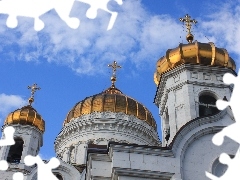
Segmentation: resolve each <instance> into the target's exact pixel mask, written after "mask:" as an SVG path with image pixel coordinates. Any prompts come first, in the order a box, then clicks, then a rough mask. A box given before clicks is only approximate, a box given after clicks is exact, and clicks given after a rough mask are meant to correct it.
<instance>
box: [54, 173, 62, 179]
mask: <svg viewBox="0 0 240 180" xmlns="http://www.w3.org/2000/svg"><path fill="white" fill-rule="evenodd" d="M55 176H56V177H57V178H58V179H59V180H63V177H62V176H61V174H55Z"/></svg>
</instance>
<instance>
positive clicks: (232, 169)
mask: <svg viewBox="0 0 240 180" xmlns="http://www.w3.org/2000/svg"><path fill="white" fill-rule="evenodd" d="M219 161H220V162H221V163H222V164H226V165H228V169H227V171H226V172H225V174H223V175H222V176H221V177H216V176H214V175H212V174H210V173H209V172H206V176H207V177H208V178H210V179H212V180H229V179H235V178H236V177H238V178H239V177H240V171H239V166H238V165H239V164H240V149H238V151H237V153H236V155H235V157H234V158H233V159H231V158H230V157H229V155H228V154H226V153H222V154H221V155H220V157H219Z"/></svg>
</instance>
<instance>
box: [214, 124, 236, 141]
mask: <svg viewBox="0 0 240 180" xmlns="http://www.w3.org/2000/svg"><path fill="white" fill-rule="evenodd" d="M239 130H240V124H239V123H234V124H231V125H229V126H227V127H225V128H223V129H222V130H221V131H220V132H218V133H217V134H215V135H214V136H213V138H212V142H213V144H215V145H217V146H220V145H222V143H223V141H224V137H225V136H227V137H229V138H230V139H232V140H234V141H235V142H237V143H239V144H240V139H239V134H238V132H239Z"/></svg>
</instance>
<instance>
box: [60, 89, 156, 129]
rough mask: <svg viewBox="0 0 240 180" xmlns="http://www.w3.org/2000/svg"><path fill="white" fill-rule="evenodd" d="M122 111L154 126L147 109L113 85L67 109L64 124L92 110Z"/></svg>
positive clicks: (154, 123)
mask: <svg viewBox="0 0 240 180" xmlns="http://www.w3.org/2000/svg"><path fill="white" fill-rule="evenodd" d="M105 111H111V112H123V113H125V114H127V115H134V116H136V117H137V118H138V119H141V120H143V121H146V122H147V123H148V124H149V125H150V126H152V127H154V128H155V129H156V128H157V127H156V122H155V120H154V118H153V116H152V114H151V113H150V112H149V110H148V109H147V108H146V107H145V106H143V105H142V104H141V103H139V102H137V101H136V100H134V99H132V98H130V97H128V96H126V95H124V94H123V93H122V92H121V91H120V90H119V89H117V88H116V87H115V86H111V87H110V88H108V89H107V90H105V91H103V92H102V93H100V94H96V95H93V96H90V97H87V98H85V99H84V100H83V101H80V102H78V103H77V104H76V105H75V106H74V107H73V108H72V110H70V111H69V113H68V115H67V117H66V119H65V121H64V125H65V124H67V123H68V122H70V121H71V120H72V119H73V118H77V117H80V116H82V115H85V114H91V113H92V112H105Z"/></svg>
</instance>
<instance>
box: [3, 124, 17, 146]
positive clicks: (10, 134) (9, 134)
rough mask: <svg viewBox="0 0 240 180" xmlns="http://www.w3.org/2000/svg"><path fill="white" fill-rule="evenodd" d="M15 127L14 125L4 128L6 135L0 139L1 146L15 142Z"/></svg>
mask: <svg viewBox="0 0 240 180" xmlns="http://www.w3.org/2000/svg"><path fill="white" fill-rule="evenodd" d="M14 132H15V129H14V128H13V127H12V126H8V127H6V128H5V129H4V130H3V133H4V135H5V139H1V140H0V146H10V145H13V144H15V141H14V138H13V135H14Z"/></svg>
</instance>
